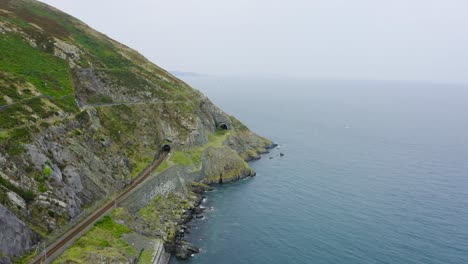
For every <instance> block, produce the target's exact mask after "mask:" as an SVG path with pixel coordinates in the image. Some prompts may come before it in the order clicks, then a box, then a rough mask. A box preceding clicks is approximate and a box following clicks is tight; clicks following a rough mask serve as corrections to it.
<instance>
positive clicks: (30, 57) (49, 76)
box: [0, 34, 74, 97]
mask: <svg viewBox="0 0 468 264" xmlns="http://www.w3.org/2000/svg"><path fill="white" fill-rule="evenodd" d="M0 47H1V48H0V68H1V69H2V70H3V71H6V72H9V73H12V74H14V75H16V76H20V77H23V78H24V79H25V80H27V81H28V82H30V83H32V84H33V85H35V86H36V87H37V89H39V91H40V92H41V93H42V94H45V95H49V96H53V97H61V96H64V95H67V94H70V93H73V91H74V90H73V83H72V77H71V73H70V68H69V66H68V63H67V62H66V61H64V60H62V59H60V58H57V57H55V56H54V55H53V54H51V53H47V52H45V51H41V50H39V49H37V48H33V47H32V46H31V45H29V44H28V43H26V42H25V41H24V40H23V39H21V38H20V37H19V36H17V35H14V34H6V35H2V37H1V38H0Z"/></svg>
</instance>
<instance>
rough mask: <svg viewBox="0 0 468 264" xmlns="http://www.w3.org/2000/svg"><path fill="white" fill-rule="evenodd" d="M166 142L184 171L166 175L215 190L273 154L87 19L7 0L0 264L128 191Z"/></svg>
mask: <svg viewBox="0 0 468 264" xmlns="http://www.w3.org/2000/svg"><path fill="white" fill-rule="evenodd" d="M220 124H222V126H220ZM225 128H227V130H223V129H225ZM163 144H170V145H171V146H172V149H173V150H174V151H175V152H174V154H173V156H172V157H171V158H170V159H169V160H168V161H167V162H166V163H165V164H164V167H165V168H169V167H175V168H176V169H172V170H168V171H167V172H164V173H168V172H169V171H174V172H173V173H176V174H177V175H179V176H180V177H181V179H186V180H187V182H190V181H194V180H197V181H204V182H207V183H218V182H227V181H230V180H234V179H238V178H242V177H246V176H249V175H253V174H254V173H253V171H252V170H251V169H250V168H249V166H248V165H247V164H246V163H245V161H246V160H250V159H255V158H258V157H259V156H258V155H259V154H260V153H262V152H264V151H265V149H266V148H267V147H269V146H271V142H270V141H268V140H266V139H264V138H261V137H259V136H257V135H255V134H254V133H252V132H251V131H249V130H248V129H247V128H246V127H245V126H244V125H243V124H242V123H240V122H239V121H238V120H236V119H235V118H233V117H230V116H229V115H227V114H225V113H224V112H222V111H221V110H220V109H219V108H218V107H216V106H215V105H213V104H212V103H211V102H210V101H209V99H208V98H206V97H205V96H204V95H203V94H201V93H200V92H199V91H197V90H194V89H192V88H191V87H189V86H188V85H187V84H185V83H184V82H182V81H180V80H179V79H177V78H175V77H174V76H172V75H171V74H169V73H168V72H166V71H165V70H163V69H161V68H159V67H158V66H156V65H154V64H153V63H151V62H150V61H148V60H147V59H145V58H144V57H143V56H141V55H140V54H138V53H137V52H136V51H134V50H132V49H130V48H128V47H126V46H124V45H122V44H120V43H118V42H116V41H114V40H112V39H110V38H108V37H106V36H105V35H103V34H101V33H99V32H96V31H95V30H93V29H91V28H89V27H88V26H87V25H85V24H84V23H82V22H81V21H79V20H77V19H75V18H73V17H70V16H69V15H66V14H64V13H62V12H60V11H58V10H56V9H54V8H52V7H50V6H47V5H45V4H42V3H39V2H36V1H33V0H0V203H1V205H0V210H1V211H0V216H1V218H0V221H4V222H5V225H2V227H1V228H2V235H0V245H2V246H1V247H0V250H1V252H0V262H9V261H11V260H12V259H13V258H15V257H18V256H21V255H22V254H24V253H26V252H28V251H30V250H31V249H32V248H33V247H34V246H35V245H36V244H37V242H38V241H39V240H40V238H45V237H47V236H48V235H49V234H50V233H53V232H54V231H55V230H58V229H60V228H61V227H63V226H66V225H67V224H68V223H70V221H72V220H74V219H78V218H79V217H80V216H82V215H84V214H85V213H86V208H88V207H91V206H93V205H95V204H97V203H98V202H99V201H101V200H102V199H104V198H106V197H109V196H111V195H112V194H114V193H115V192H117V191H119V190H121V189H122V188H123V187H124V186H126V185H127V184H128V183H129V182H130V181H131V180H132V178H134V177H135V176H136V175H137V174H138V172H140V171H141V170H142V169H143V168H144V167H145V166H146V165H147V164H148V163H150V162H151V161H152V160H153V158H154V156H155V155H156V154H157V153H158V152H159V151H160V149H161V146H162V145H163ZM177 168H179V169H177ZM161 184H164V183H161ZM156 187H157V186H155V188H156ZM182 189H183V188H182ZM171 191H178V190H176V189H171ZM179 191H180V190H179ZM185 191H186V190H185ZM182 193H184V192H183V191H182ZM183 195H187V192H185V194H183ZM154 197H156V193H155V194H154V195H153V196H152V197H150V198H151V199H153V198H154ZM151 199H148V202H147V203H146V204H148V203H149V201H150V200H151ZM142 206H144V205H142ZM3 229H5V230H7V231H5V232H3ZM3 234H5V235H3ZM13 234H15V236H16V237H21V239H20V240H19V244H12V243H9V241H8V240H9V239H10V237H11V235H13ZM94 258H96V259H99V257H98V256H94Z"/></svg>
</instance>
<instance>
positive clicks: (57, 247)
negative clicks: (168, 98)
mask: <svg viewBox="0 0 468 264" xmlns="http://www.w3.org/2000/svg"><path fill="white" fill-rule="evenodd" d="M168 153H169V151H163V152H161V154H160V156H159V158H158V159H157V160H154V161H153V162H152V163H151V164H150V165H149V166H148V167H146V168H145V169H144V170H143V171H142V172H140V174H139V176H138V177H137V179H136V180H134V181H133V182H132V183H130V185H129V186H127V188H126V189H124V191H123V192H122V193H121V194H119V195H118V196H117V197H116V198H115V199H113V200H112V201H109V202H108V203H106V204H105V205H104V206H103V207H101V208H100V209H98V210H97V211H96V212H94V213H93V214H91V215H90V216H88V217H87V218H86V219H84V220H83V221H82V222H80V223H79V224H77V225H76V226H75V227H73V228H72V229H71V230H70V231H68V232H67V233H66V234H65V235H63V236H62V237H61V238H60V239H59V240H57V241H56V242H54V243H53V244H51V245H50V246H48V247H47V248H45V249H44V251H43V252H42V253H40V254H39V255H38V256H36V257H35V258H34V259H33V260H32V261H31V263H32V264H40V263H49V262H50V261H52V260H53V258H51V257H57V256H55V254H56V253H57V252H60V251H61V250H63V249H65V248H67V247H68V246H70V244H71V242H73V241H75V240H76V239H77V238H78V237H80V236H81V235H82V232H83V231H84V230H85V229H87V228H88V227H90V226H92V225H94V223H95V222H96V221H97V220H99V219H100V218H101V217H102V216H104V215H105V214H106V213H107V212H108V211H109V210H110V209H111V208H112V207H113V206H116V205H117V204H118V203H119V202H121V201H122V200H124V199H125V198H127V196H128V195H129V194H130V193H131V192H132V191H133V190H135V189H136V188H137V187H138V186H139V185H140V184H141V183H142V182H143V181H144V180H146V179H147V178H148V177H149V176H150V175H151V172H153V171H154V170H155V169H156V168H157V167H158V166H159V165H160V164H161V163H162V162H163V161H164V159H166V157H167V155H168Z"/></svg>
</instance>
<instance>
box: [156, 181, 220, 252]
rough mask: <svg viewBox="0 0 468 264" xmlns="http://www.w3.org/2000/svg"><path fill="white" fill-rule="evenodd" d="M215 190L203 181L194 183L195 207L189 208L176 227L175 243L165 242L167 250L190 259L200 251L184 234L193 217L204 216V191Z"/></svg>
mask: <svg viewBox="0 0 468 264" xmlns="http://www.w3.org/2000/svg"><path fill="white" fill-rule="evenodd" d="M212 190H214V189H213V188H212V187H210V186H208V185H206V184H203V183H192V185H191V191H192V193H193V194H194V195H193V197H194V198H193V199H194V203H193V205H194V206H193V207H191V208H189V209H187V210H186V211H185V213H184V215H183V217H182V218H181V220H180V221H179V223H178V226H177V228H176V237H175V241H174V243H170V244H165V245H164V247H165V249H166V252H169V253H171V254H174V255H175V256H176V257H177V258H179V259H188V258H190V257H191V256H192V255H193V254H196V253H198V252H199V249H198V248H197V247H196V246H194V245H192V244H191V243H189V242H187V241H186V240H184V236H185V234H186V233H188V232H189V229H190V226H188V225H187V224H189V223H190V222H191V221H192V220H193V218H202V217H203V216H202V215H201V214H202V213H203V212H204V211H205V209H206V208H204V207H202V205H201V204H202V201H203V199H204V198H205V196H204V193H205V192H208V191H212Z"/></svg>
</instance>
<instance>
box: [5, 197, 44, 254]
mask: <svg viewBox="0 0 468 264" xmlns="http://www.w3.org/2000/svg"><path fill="white" fill-rule="evenodd" d="M38 241H39V236H38V235H37V234H36V233H34V231H32V230H31V229H30V228H29V227H28V226H27V225H26V224H25V223H24V222H23V221H21V220H20V219H19V218H18V217H16V216H15V215H14V214H13V213H12V212H10V211H9V210H8V209H6V208H5V207H3V206H2V205H1V204H0V263H12V261H13V259H14V258H15V257H18V256H21V254H22V253H23V252H24V250H29V249H32V248H33V247H34V246H35V245H36V243H37V242H38Z"/></svg>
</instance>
